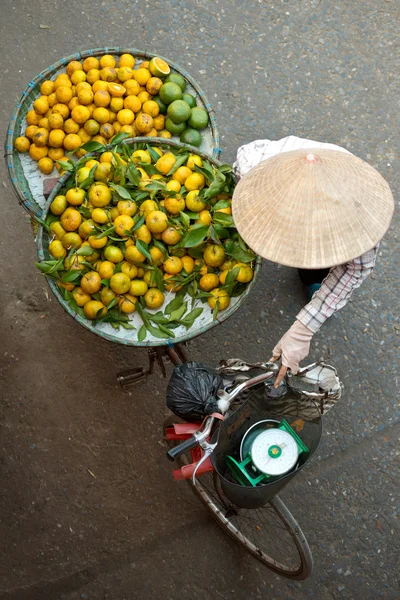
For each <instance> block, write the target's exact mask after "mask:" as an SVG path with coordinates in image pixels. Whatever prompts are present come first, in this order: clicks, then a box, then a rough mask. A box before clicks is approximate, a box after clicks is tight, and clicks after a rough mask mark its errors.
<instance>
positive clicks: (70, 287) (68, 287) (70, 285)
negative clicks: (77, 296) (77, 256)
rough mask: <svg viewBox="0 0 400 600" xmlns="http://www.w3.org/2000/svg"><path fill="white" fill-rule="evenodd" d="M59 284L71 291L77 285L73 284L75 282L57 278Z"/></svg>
mask: <svg viewBox="0 0 400 600" xmlns="http://www.w3.org/2000/svg"><path fill="white" fill-rule="evenodd" d="M57 284H58V285H59V286H60V287H62V288H64V289H65V290H69V291H71V290H73V289H74V287H75V284H73V283H63V282H62V281H61V279H58V280H57Z"/></svg>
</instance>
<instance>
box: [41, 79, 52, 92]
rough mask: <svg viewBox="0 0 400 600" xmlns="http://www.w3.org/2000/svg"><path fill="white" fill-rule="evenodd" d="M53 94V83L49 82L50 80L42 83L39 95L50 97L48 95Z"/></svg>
mask: <svg viewBox="0 0 400 600" xmlns="http://www.w3.org/2000/svg"><path fill="white" fill-rule="evenodd" d="M53 92H54V81H51V80H50V79H47V80H46V81H43V83H42V85H41V86H40V93H41V94H42V96H50V94H52V93H53Z"/></svg>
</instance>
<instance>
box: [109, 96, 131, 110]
mask: <svg viewBox="0 0 400 600" xmlns="http://www.w3.org/2000/svg"><path fill="white" fill-rule="evenodd" d="M123 108H124V99H123V98H117V97H115V96H114V97H113V98H111V102H110V109H111V110H112V111H113V112H116V113H117V112H118V111H120V110H122V109H123ZM127 108H128V107H127Z"/></svg>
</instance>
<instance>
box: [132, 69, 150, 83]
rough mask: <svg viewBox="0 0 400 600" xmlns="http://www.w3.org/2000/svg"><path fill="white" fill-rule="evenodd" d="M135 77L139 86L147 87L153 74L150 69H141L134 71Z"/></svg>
mask: <svg viewBox="0 0 400 600" xmlns="http://www.w3.org/2000/svg"><path fill="white" fill-rule="evenodd" d="M133 77H134V78H135V79H136V81H137V82H138V84H139V85H146V83H147V82H148V80H149V79H150V77H151V73H150V71H149V70H148V69H143V68H142V67H140V68H139V69H135V71H133Z"/></svg>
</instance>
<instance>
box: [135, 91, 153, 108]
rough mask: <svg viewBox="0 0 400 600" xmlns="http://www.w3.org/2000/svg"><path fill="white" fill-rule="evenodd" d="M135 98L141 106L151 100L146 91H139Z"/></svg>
mask: <svg viewBox="0 0 400 600" xmlns="http://www.w3.org/2000/svg"><path fill="white" fill-rule="evenodd" d="M137 97H138V98H139V100H140V102H141V103H142V104H144V103H145V102H147V101H149V100H151V96H150V94H149V92H146V89H144V90H141V91H140V92H139V93H138V95H137ZM157 106H158V104H157Z"/></svg>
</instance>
